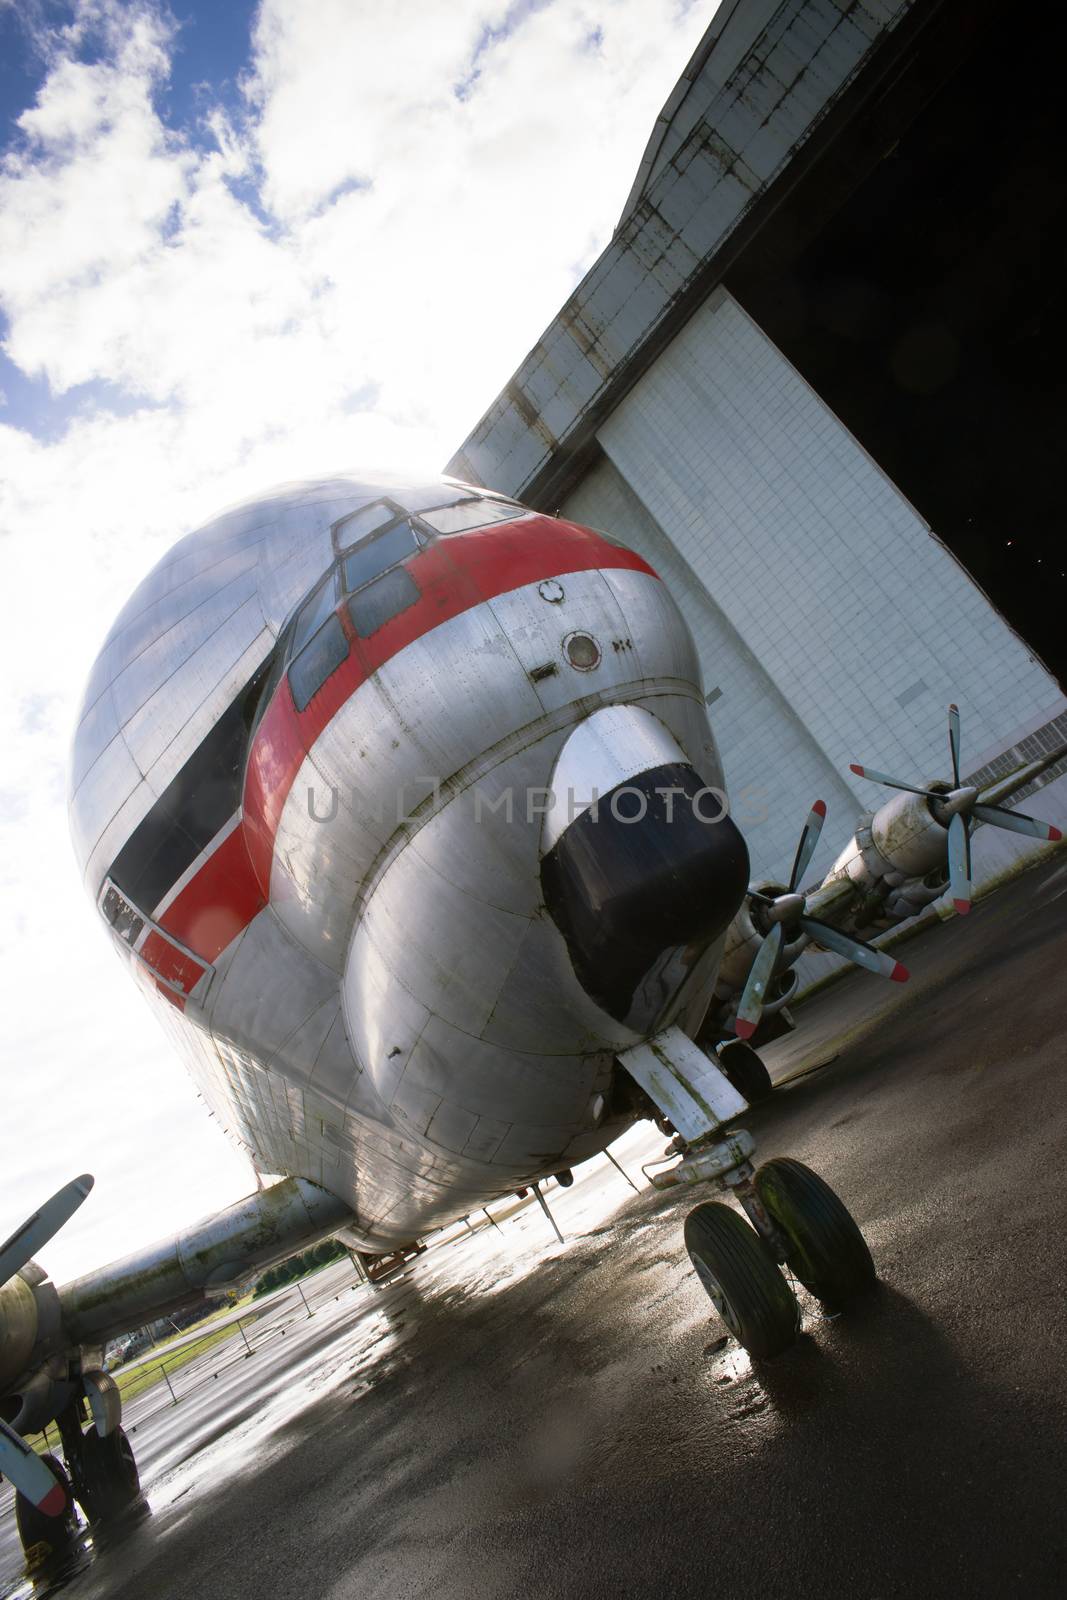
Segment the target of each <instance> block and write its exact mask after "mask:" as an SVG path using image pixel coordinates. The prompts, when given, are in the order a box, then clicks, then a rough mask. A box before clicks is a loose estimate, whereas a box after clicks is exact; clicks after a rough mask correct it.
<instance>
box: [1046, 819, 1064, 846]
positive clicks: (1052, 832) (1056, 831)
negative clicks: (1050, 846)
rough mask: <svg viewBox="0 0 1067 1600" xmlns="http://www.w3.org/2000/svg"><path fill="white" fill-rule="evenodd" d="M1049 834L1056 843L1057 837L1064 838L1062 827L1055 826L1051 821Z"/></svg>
mask: <svg viewBox="0 0 1067 1600" xmlns="http://www.w3.org/2000/svg"><path fill="white" fill-rule="evenodd" d="M1048 836H1049V839H1050V840H1051V841H1052V842H1053V843H1055V842H1056V840H1057V839H1062V838H1063V834H1062V833H1061V831H1060V829H1059V828H1054V827H1053V826H1052V824H1051V822H1050V823H1049V825H1048Z"/></svg>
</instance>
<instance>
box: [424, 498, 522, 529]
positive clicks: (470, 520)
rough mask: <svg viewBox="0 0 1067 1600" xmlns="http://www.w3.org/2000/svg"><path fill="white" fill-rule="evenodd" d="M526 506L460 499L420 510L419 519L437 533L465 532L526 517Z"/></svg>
mask: <svg viewBox="0 0 1067 1600" xmlns="http://www.w3.org/2000/svg"><path fill="white" fill-rule="evenodd" d="M525 515H526V509H525V507H524V506H515V505H508V504H507V503H506V502H504V501H500V500H483V499H482V498H481V497H479V498H478V499H477V500H459V501H457V503H456V504H455V505H451V506H438V507H437V509H436V511H420V512H419V519H420V521H422V522H425V523H426V524H427V526H428V527H431V528H432V529H433V530H434V532H435V533H465V532H466V531H467V529H468V528H487V527H489V526H490V524H491V523H494V522H512V521H514V519H515V518H516V517H524V516H525Z"/></svg>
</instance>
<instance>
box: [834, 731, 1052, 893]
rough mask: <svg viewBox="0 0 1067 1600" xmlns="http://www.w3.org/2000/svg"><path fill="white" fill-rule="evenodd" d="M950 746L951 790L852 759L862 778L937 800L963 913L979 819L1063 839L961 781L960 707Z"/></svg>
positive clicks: (1043, 824)
mask: <svg viewBox="0 0 1067 1600" xmlns="http://www.w3.org/2000/svg"><path fill="white" fill-rule="evenodd" d="M948 748H949V754H950V755H951V757H952V787H951V789H949V790H948V792H947V793H941V792H940V791H938V790H936V789H923V788H920V787H919V786H918V785H917V784H914V783H902V782H901V780H900V779H899V778H890V777H888V776H887V775H886V774H885V773H884V772H875V771H874V769H873V767H861V766H860V765H859V764H858V763H857V762H855V761H854V762H852V765H851V770H852V771H853V772H855V773H856V774H857V776H858V777H860V778H869V779H870V780H871V782H872V783H884V784H885V785H886V787H887V788H889V789H903V790H905V792H906V793H908V794H921V795H922V796H923V797H924V798H925V799H927V800H933V801H936V809H935V810H934V816H935V817H936V818H937V820H938V821H939V822H943V823H944V825H945V826H946V828H947V829H948V875H949V884H950V886H951V889H952V904H953V905H954V906H955V908H956V910H957V911H958V912H959V913H960V915H961V916H966V914H967V912H968V911H970V909H971V901H972V899H973V892H972V885H971V831H972V825H973V823H975V822H987V823H989V825H990V826H991V827H993V828H1004V829H1005V830H1006V831H1007V832H1008V833H1025V834H1028V835H1029V836H1030V837H1031V838H1033V839H1048V840H1050V841H1051V840H1055V839H1062V838H1063V834H1062V833H1061V832H1060V830H1059V828H1054V827H1053V825H1052V823H1051V822H1041V821H1039V820H1038V818H1037V817H1027V816H1024V815H1023V813H1022V812H1021V811H1009V810H1008V809H1007V807H1006V806H987V805H983V804H982V803H981V801H980V799H979V791H978V790H977V789H976V788H975V787H974V786H973V785H972V784H961V783H960V708H959V706H956V705H951V706H949V708H948Z"/></svg>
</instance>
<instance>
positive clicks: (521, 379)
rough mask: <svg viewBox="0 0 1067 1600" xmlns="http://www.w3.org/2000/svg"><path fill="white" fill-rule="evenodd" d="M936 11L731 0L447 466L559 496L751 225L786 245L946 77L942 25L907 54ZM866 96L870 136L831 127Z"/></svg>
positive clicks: (866, 3)
mask: <svg viewBox="0 0 1067 1600" xmlns="http://www.w3.org/2000/svg"><path fill="white" fill-rule="evenodd" d="M943 9H944V10H946V11H947V12H949V13H951V12H952V10H953V9H954V8H953V7H952V5H951V4H949V5H947V6H945V7H942V5H941V4H940V3H939V0H862V3H857V0H782V3H780V4H775V0H733V3H732V4H730V3H729V0H727V4H726V5H724V6H722V7H721V8H720V10H719V11H718V12H717V13H716V16H715V18H714V20H713V21H712V24H711V26H710V27H709V29H708V31H707V33H706V34H705V35H704V38H703V39H702V40H701V43H700V45H699V47H698V49H697V51H696V52H695V54H694V56H693V57H692V59H691V60H690V62H689V64H688V66H687V68H686V70H685V72H684V73H683V75H682V77H681V78H680V80H679V82H678V84H677V85H676V87H675V89H674V91H673V92H672V94H671V96H670V98H669V99H668V101H667V104H666V105H665V106H664V109H663V111H662V112H661V114H660V116H659V118H658V119H657V122H656V124H655V127H654V129H653V132H652V136H651V138H650V140H649V143H648V146H647V148H646V151H645V155H644V157H643V159H642V162H641V165H640V167H639V169H638V173H637V177H636V180H635V183H634V185H633V188H632V189H631V192H630V194H629V196H628V198H627V201H626V205H625V207H624V209H623V213H622V217H621V218H620V221H619V224H618V226H617V228H616V231H615V234H614V236H613V238H612V240H611V242H610V244H609V245H608V246H607V248H606V249H605V250H604V251H603V253H602V254H601V256H600V257H599V258H598V260H597V261H596V262H595V263H594V265H593V266H592V267H591V268H590V270H589V272H588V273H587V274H586V276H585V277H584V278H583V280H582V281H581V283H580V284H579V285H578V287H577V288H576V289H575V291H574V293H573V294H572V295H571V297H570V299H569V300H568V301H567V303H566V304H565V305H564V307H563V308H562V310H561V311H560V312H559V314H558V315H557V317H556V318H555V320H554V321H553V322H552V323H551V324H550V326H549V327H548V328H547V329H546V330H545V332H544V334H543V335H542V336H541V338H540V339H539V340H538V342H537V344H536V345H535V346H534V348H533V350H531V352H530V354H529V355H528V356H527V357H526V360H525V361H524V362H523V364H522V366H521V367H520V368H519V370H518V372H516V373H515V375H514V377H513V378H512V379H511V380H510V381H509V383H508V384H507V385H506V386H505V388H504V390H503V391H502V393H501V394H500V395H499V396H498V397H497V399H496V400H495V401H494V402H493V404H492V406H490V408H489V410H488V411H487V412H486V413H485V415H484V416H483V417H482V419H481V421H480V422H479V423H478V424H477V426H476V427H475V428H474V430H473V431H472V433H471V434H470V436H469V437H468V438H467V440H466V441H465V443H464V444H463V445H462V447H461V448H460V449H459V450H458V451H457V453H456V454H455V455H454V456H453V457H452V459H451V461H450V462H449V463H448V467H447V469H446V470H447V471H448V472H450V473H453V474H455V475H456V476H458V477H461V478H463V479H465V480H467V481H476V482H482V483H486V484H490V485H491V486H492V487H494V488H496V489H498V490H501V491H502V492H504V493H508V494H512V495H515V496H517V497H519V498H522V499H523V500H525V501H526V502H527V503H528V504H532V505H535V506H539V507H541V508H547V509H552V508H553V507H555V506H556V505H558V504H559V502H560V501H561V499H563V497H564V496H565V495H566V493H567V492H568V490H569V489H570V488H571V487H572V486H573V485H574V484H575V483H576V482H577V481H578V480H579V479H580V478H581V476H582V475H583V474H584V472H585V471H586V470H587V468H588V466H589V465H590V463H591V461H592V460H593V459H595V457H596V454H597V452H598V448H599V447H598V446H597V443H596V430H597V428H598V427H599V426H600V424H601V423H602V422H603V420H604V418H605V417H606V416H607V415H608V414H609V413H610V412H611V411H612V410H613V409H614V407H615V406H616V405H617V404H618V403H619V401H620V400H621V399H622V397H623V395H625V394H626V392H627V391H628V390H629V389H630V388H631V387H632V385H633V384H634V383H635V382H636V381H637V379H638V378H639V377H640V376H641V375H642V373H643V372H645V371H646V370H647V368H648V367H649V366H650V365H651V363H652V362H653V361H654V360H655V358H656V356H657V355H658V354H659V352H660V351H661V350H662V349H663V348H664V347H665V345H666V344H667V343H668V342H669V341H670V340H671V339H672V338H673V337H674V336H675V334H676V333H677V332H678V331H679V329H680V328H681V327H682V326H683V325H684V323H685V322H686V321H687V320H688V318H689V317H690V316H691V315H692V314H693V313H694V312H695V311H696V310H697V309H698V307H699V306H700V305H701V304H702V303H703V301H704V300H705V299H706V298H707V296H708V295H709V294H710V293H711V291H712V290H713V289H714V288H715V287H716V286H717V285H718V284H719V283H720V282H721V281H722V279H723V277H724V276H725V274H726V272H727V271H728V270H729V269H730V268H732V267H733V266H734V265H735V264H736V263H737V262H738V261H739V259H740V258H741V257H742V256H743V255H744V254H745V253H746V252H748V253H752V252H753V250H754V249H755V248H756V246H755V245H754V241H756V239H757V236H758V237H759V245H758V249H759V250H760V251H765V250H770V251H771V252H772V253H773V252H774V251H775V250H778V251H783V250H785V251H788V250H792V249H795V248H797V247H798V244H799V242H802V236H803V237H806V236H807V235H808V234H809V233H810V232H811V231H813V230H814V229H815V228H816V227H817V226H818V224H819V221H820V220H821V219H822V216H824V215H826V214H829V212H830V211H832V210H833V209H834V207H835V206H836V204H838V203H839V202H840V199H841V198H843V196H844V195H845V194H847V193H848V192H849V191H850V190H851V188H853V187H854V186H855V184H856V183H857V182H859V181H860V180H861V179H862V177H863V176H864V174H865V173H866V172H867V171H868V170H869V169H870V167H871V166H873V165H874V163H876V162H877V161H878V160H880V159H881V158H882V157H883V155H884V154H885V153H886V150H887V147H888V146H890V145H891V144H892V141H893V137H894V135H893V128H894V126H895V122H894V119H895V118H896V119H898V120H899V118H900V117H905V118H907V117H910V115H914V113H915V111H916V110H917V109H918V105H919V104H921V103H922V100H923V98H924V97H925V95H926V94H928V93H929V92H930V91H931V85H930V82H929V80H930V79H931V77H935V76H937V75H938V73H939V72H940V73H941V75H943V71H944V69H943V66H941V67H938V66H937V65H935V66H933V67H931V64H930V63H931V62H934V63H941V62H943V60H944V58H945V55H946V46H948V49H947V53H948V54H951V46H950V44H949V41H948V40H947V39H944V38H943V39H941V40H940V41H939V43H938V48H936V49H934V50H930V51H927V52H926V56H925V58H924V62H923V69H922V70H913V71H911V72H910V73H909V72H907V71H905V70H904V67H903V65H902V64H903V63H907V64H908V65H909V66H914V62H915V61H916V60H917V59H918V52H917V49H916V41H917V39H918V37H920V36H921V35H922V34H923V33H924V32H925V33H931V32H933V33H937V32H938V31H939V20H940V22H941V23H942V24H943V23H944V21H945V19H942V18H940V13H941V12H942V10H943ZM942 31H943V29H942ZM901 83H903V88H901ZM883 101H884V102H885V103H886V105H888V106H891V107H892V110H891V111H889V112H883V113H881V114H880V113H879V109H878V108H879V107H880V105H881V103H882V102H883ZM912 102H914V103H912ZM872 103H873V104H874V106H875V108H876V109H875V112H874V114H873V115H872V116H870V117H868V119H867V126H866V128H865V132H864V137H863V138H861V139H858V140H856V139H853V138H851V137H850V139H848V140H842V139H841V138H840V134H841V133H842V131H843V129H844V128H845V127H847V126H848V125H849V124H850V123H851V122H853V120H854V118H855V117H856V116H857V113H858V112H859V111H860V110H861V109H864V108H870V106H871V105H872ZM831 151H832V152H833V158H832V159H826V158H827V156H828V153H830V152H831ZM816 172H817V174H818V181H817V182H815V183H813V182H812V181H811V180H812V175H813V174H815V173H816ZM805 180H808V181H805ZM801 188H802V189H803V205H798V204H797V203H796V196H797V194H798V191H799V190H800V189H801ZM791 202H793V203H792V205H791ZM783 217H784V218H786V220H785V221H784V223H783Z"/></svg>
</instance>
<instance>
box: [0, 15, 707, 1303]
mask: <svg viewBox="0 0 1067 1600" xmlns="http://www.w3.org/2000/svg"><path fill="white" fill-rule="evenodd" d="M715 9H716V0H513V3H511V4H509V3H507V0H499V3H493V0H389V3H388V4H386V5H382V4H380V3H365V0H262V3H261V4H260V5H258V6H255V5H252V4H247V3H246V4H240V3H235V0H211V3H207V0H205V3H204V4H184V5H182V4H178V5H176V6H175V7H174V9H169V8H167V7H166V6H163V5H159V4H155V3H152V0H149V3H137V0H74V3H69V0H63V3H58V0H57V3H52V0H0V606H2V617H3V629H2V641H3V645H2V648H3V657H4V659H3V667H4V679H5V686H6V691H7V692H6V693H5V695H4V696H3V698H2V700H0V717H2V718H3V724H4V726H3V733H2V748H3V750H4V764H3V769H2V773H0V877H2V881H3V911H4V915H3V917H2V919H0V943H2V960H0V972H2V991H0V992H2V1003H3V1016H4V1024H5V1026H4V1036H3V1051H4V1064H3V1089H4V1100H3V1107H4V1115H3V1117H2V1119H0V1132H2V1135H3V1148H2V1154H0V1238H2V1237H4V1236H6V1234H7V1232H8V1231H9V1229H12V1228H14V1227H15V1226H16V1225H17V1224H18V1223H19V1222H20V1221H21V1220H22V1219H23V1218H24V1217H25V1216H26V1215H28V1214H29V1213H30V1212H31V1211H33V1210H34V1209H35V1208H36V1207H37V1206H38V1205H39V1204H40V1203H41V1202H42V1201H43V1200H44V1199H45V1198H46V1197H47V1196H48V1195H49V1194H51V1193H52V1192H53V1191H54V1190H55V1189H57V1188H58V1187H59V1186H60V1185H61V1184H62V1183H64V1182H66V1181H67V1179H68V1178H70V1177H72V1176H74V1175H76V1174H78V1173H80V1172H83V1171H89V1172H92V1173H94V1174H95V1176H96V1180H97V1183H96V1188H95V1190H94V1192H93V1194H92V1195H91V1196H90V1198H89V1200H88V1201H87V1202H86V1204H85V1205H84V1206H83V1207H82V1208H81V1210H80V1212H79V1213H78V1215H77V1216H76V1217H75V1218H74V1219H73V1220H72V1221H71V1222H70V1223H69V1224H68V1226H67V1227H66V1228H65V1229H64V1230H63V1232H62V1233H61V1234H60V1235H59V1236H58V1237H57V1238H56V1239H55V1240H53V1241H52V1243H51V1244H50V1245H49V1246H48V1248H47V1249H46V1250H43V1251H42V1252H41V1261H42V1264H43V1265H44V1266H45V1267H46V1268H47V1269H48V1270H49V1271H50V1272H51V1273H52V1275H53V1277H54V1278H55V1280H56V1281H57V1282H64V1281H66V1280H67V1279H69V1278H71V1277H74V1276H77V1275H78V1274H79V1273H81V1272H83V1271H87V1270H89V1269H90V1268H91V1267H94V1266H97V1265H99V1264H102V1263H103V1262H104V1261H107V1260H110V1259H113V1258H114V1257H116V1256H118V1255H121V1254H124V1253H125V1252H126V1251H128V1250H132V1249H134V1248H136V1247H137V1246H139V1245H141V1244H145V1243H148V1242H150V1241H151V1240H153V1239H155V1238H159V1237H162V1236H164V1235H165V1234H167V1233H172V1232H174V1231H175V1230H177V1229H178V1228H180V1227H182V1226H183V1225H184V1224H186V1223H188V1222H190V1221H193V1220H195V1219H196V1218H197V1217H199V1216H201V1215H204V1214H206V1213H208V1212H211V1211H214V1210H216V1209H218V1208H219V1207H221V1206H223V1205H226V1204H228V1203H229V1202H230V1201H231V1200H234V1199H237V1198H239V1197H240V1196H241V1195H243V1194H246V1193H248V1192H249V1191H250V1190H251V1189H252V1188H253V1187H254V1180H253V1176H252V1173H251V1169H250V1168H249V1166H248V1164H247V1160H246V1158H244V1157H243V1156H240V1155H238V1154H237V1153H236V1152H235V1151H234V1150H233V1148H232V1147H231V1146H230V1144H229V1142H228V1140H227V1139H226V1138H225V1136H224V1134H223V1133H222V1131H221V1129H219V1128H218V1127H217V1125H216V1123H215V1122H214V1121H212V1120H211V1119H210V1118H209V1116H208V1113H207V1111H206V1109H205V1108H204V1106H203V1103H202V1102H201V1101H200V1100H199V1099H198V1097H197V1094H196V1091H195V1088H194V1086H193V1084H192V1081H191V1079H190V1078H188V1076H187V1075H186V1073H185V1071H184V1069H183V1068H182V1066H181V1065H180V1063H179V1062H178V1060H177V1059H176V1057H175V1056H174V1055H173V1054H172V1053H171V1050H170V1047H169V1046H168V1044H167V1041H166V1039H165V1037H164V1035H163V1034H162V1032H161V1031H160V1030H159V1027H158V1024H157V1023H156V1022H155V1020H154V1018H153V1017H152V1015H151V1014H150V1012H149V1010H148V1007H147V1006H146V1005H145V1003H144V1001H143V999H142V998H141V997H140V995H139V994H138V992H137V990H136V988H135V986H134V984H133V983H132V982H131V980H130V978H129V977H128V976H127V974H126V973H125V972H124V971H123V969H122V966H121V963H120V962H119V961H118V960H117V958H116V956H115V954H114V953H113V951H112V950H111V948H110V944H109V941H108V940H107V938H106V936H105V934H104V932H103V930H102V928H101V927H100V926H98V918H97V915H96V912H95V910H94V909H93V908H92V906H91V904H90V902H89V900H88V898H87V897H86V895H85V893H84V891H83V889H82V886H81V883H80V880H79V877H78V873H77V870H76V868H75V865H74V859H73V854H72V851H71V847H70V840H69V835H68V831H67V818H66V763H67V757H68V751H69V745H70V737H71V733H72V729H73V723H74V717H75V713H76V711H77V707H78V703H79V700H80V697H81V691H82V687H83V685H84V682H85V679H86V677H87V675H88V671H89V668H90V666H91V664H92V661H93V658H94V656H95V654H96V652H97V650H98V648H99V645H100V643H101V641H102V639H103V637H104V635H105V633H106V632H107V629H108V627H109V626H110V623H111V621H112V619H113V617H114V615H115V613H116V612H117V611H118V609H119V607H120V606H121V604H122V603H123V601H124V600H125V599H126V597H127V596H128V594H129V593H130V591H131V590H132V589H133V588H134V587H135V586H136V584H137V583H138V582H139V581H140V579H141V578H142V577H143V576H144V574H145V573H146V572H147V571H148V570H149V569H150V568H151V567H152V566H153V565H154V564H155V563H156V561H158V560H159V558H160V557H161V556H162V555H163V553H164V552H165V551H166V550H167V548H168V547H169V546H170V545H171V544H172V543H173V542H174V541H175V540H176V539H177V538H179V537H180V536H181V535H182V534H183V533H185V532H188V531H189V530H190V529H192V528H194V527H197V526H198V525H199V524H200V523H202V522H204V521H206V520H207V519H208V518H209V517H211V516H212V515H214V514H215V513H216V512H217V511H219V510H220V509H222V508H223V507H224V506H225V505H227V504H229V503H230V502H231V501H233V500H236V499H239V498H242V497H243V496H245V495H248V494H254V493H257V492H260V491H262V490H264V489H266V488H268V487H270V485H272V484H274V483H278V482H282V481H285V480H286V479H292V478H303V477H314V476H317V475H319V474H322V473H329V472H332V471H335V470H351V469H358V468H363V469H367V468H370V469H373V468H375V467H380V468H396V469H404V468H410V469H414V470H424V469H427V468H429V469H431V470H440V469H441V467H442V466H443V465H444V463H445V462H446V461H447V460H448V458H449V457H450V456H451V454H452V453H453V451H454V450H455V449H456V448H457V446H458V445H460V444H461V443H462V441H463V439H464V438H465V437H466V435H467V434H468V433H469V431H470V429H471V428H472V426H473V425H474V423H475V422H476V421H477V420H478V418H479V417H480V416H481V415H482V413H483V412H484V410H485V409H486V408H487V407H488V405H489V404H490V403H491V401H492V400H493V399H494V398H495V396H496V394H497V393H498V391H499V390H500V389H501V388H502V387H503V385H504V383H505V382H506V381H507V379H508V378H509V377H510V375H511V374H512V373H513V372H514V370H515V369H516V367H517V366H518V365H519V363H520V362H521V361H522V359H523V357H524V356H525V354H526V353H527V351H528V350H529V349H530V348H531V346H532V345H533V344H534V343H535V341H536V340H537V338H538V336H539V335H540V333H541V332H542V330H543V329H544V327H545V326H546V325H547V324H548V322H549V321H550V320H551V318H552V317H553V315H554V314H555V313H556V311H557V310H558V309H559V307H560V306H561V305H562V303H563V302H564V300H565V299H566V298H567V296H568V295H569V294H570V292H571V290H572V289H573V288H574V286H575V284H576V283H577V282H578V281H579V280H580V278H581V277H582V276H583V274H584V273H585V272H586V271H587V270H588V268H589V267H590V266H591V265H592V263H593V262H594V260H595V259H596V257H597V256H598V254H599V253H600V251H601V250H602V249H603V248H604V246H605V245H606V243H607V242H608V240H609V238H610V236H611V231H612V228H613V226H614V224H615V222H616V221H617V219H618V215H619V212H620V210H621V208H622V205H623V202H624V201H625V198H626V196H627V193H628V192H629V188H630V185H631V183H632V181H633V178H634V175H635V173H636V169H637V166H638V163H639V161H640V158H641V154H642V151H643V149H644V146H645V143H646V141H647V139H648V136H649V134H650V132H651V129H652V124H653V122H654V120H655V118H656V115H657V113H658V112H659V110H660V108H661V106H662V104H663V102H664V101H665V100H666V98H667V96H668V94H669V93H670V90H671V89H672V88H673V86H674V83H675V81H676V80H677V78H678V76H679V75H680V73H681V72H682V70H683V68H684V66H685V64H686V62H687V60H688V59H689V56H690V55H691V54H692V52H693V50H694V49H695V48H696V45H697V43H698V41H699V39H700V37H701V35H702V33H703V32H704V30H705V28H706V27H707V25H708V23H709V22H710V20H711V18H712V16H713V15H714V12H715Z"/></svg>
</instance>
